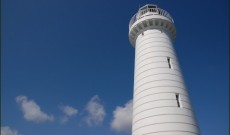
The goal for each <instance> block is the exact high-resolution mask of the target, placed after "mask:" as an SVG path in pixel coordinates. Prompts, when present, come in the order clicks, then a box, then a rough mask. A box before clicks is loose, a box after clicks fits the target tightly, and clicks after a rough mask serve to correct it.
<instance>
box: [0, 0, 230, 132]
mask: <svg viewBox="0 0 230 135" xmlns="http://www.w3.org/2000/svg"><path fill="white" fill-rule="evenodd" d="M147 3H155V4H157V5H158V6H159V7H161V8H163V9H165V10H167V11H168V12H169V13H170V14H171V15H172V17H173V18H174V21H175V25H176V29H177V38H176V41H175V43H174V46H175V50H176V52H177V55H178V59H179V62H180V65H181V69H182V72H183V75H184V79H185V81H186V85H187V87H188V90H189V93H190V96H191V100H192V103H193V107H194V110H195V113H196V117H197V120H198V124H199V126H200V129H201V133H202V135H217V134H221V135H228V134H229V131H228V127H229V116H228V114H229V91H228V90H229V83H228V82H229V77H228V75H229V70H228V69H229V63H228V61H229V59H228V55H229V46H228V44H229V43H228V41H229V38H228V37H229V31H228V30H229V25H228V24H229V18H228V16H229V14H228V10H229V7H228V5H229V3H228V1H227V0H209V1H204V0H201V1H200V0H188V1H166V0H161V1H160V0H152V1H150V0H148V1H147V0H143V1H140V0H139V1H138V0H134V1H123V0H116V1H114V0H113V1H112V0H97V1H95V0H94V1H93V0H78V1H76V0H21V1H19V0H2V87H1V88H2V110H1V112H2V118H1V122H2V130H5V131H8V134H6V135H17V134H21V135H41V134H43V135H64V134H68V135H76V134H79V135H91V134H100V135H108V134H110V135H128V134H129V133H127V132H125V131H126V130H128V129H129V124H128V123H125V122H122V124H124V125H122V127H124V129H122V127H119V124H120V123H119V122H120V120H121V118H120V119H119V118H118V115H117V114H118V113H119V112H120V113H121V114H123V115H124V114H127V113H129V112H130V110H129V109H130V105H131V102H129V101H130V100H131V99H132V95H133V76H134V75H133V73H134V51H135V50H134V48H132V47H131V45H130V43H129V40H128V24H129V20H130V19H131V17H132V16H133V15H134V14H135V13H136V12H137V10H138V7H139V5H141V6H143V5H144V4H147ZM118 106H120V107H118ZM117 107H118V108H117ZM28 108H30V109H29V110H28ZM31 108H32V109H31ZM31 110H33V112H31ZM34 112H35V113H34ZM95 112H96V113H95ZM114 118H115V119H116V120H115V119H114ZM114 120H115V121H114ZM127 121H128V120H127ZM111 123H113V124H112V125H113V126H111ZM16 132H17V134H16Z"/></svg>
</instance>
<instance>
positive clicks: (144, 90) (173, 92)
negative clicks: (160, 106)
mask: <svg viewBox="0 0 230 135" xmlns="http://www.w3.org/2000/svg"><path fill="white" fill-rule="evenodd" d="M158 87H176V88H180V89H182V90H185V89H184V88H181V87H178V86H156V87H150V88H147V89H144V90H142V91H140V92H138V93H137V94H135V95H134V96H137V95H139V94H140V93H142V92H144V91H146V90H149V89H152V88H158ZM159 93H175V92H157V93H153V94H149V95H154V94H159ZM149 95H146V96H149ZM182 95H185V96H187V97H188V95H186V94H182ZM138 99H139V98H138ZM135 101H137V100H135ZM135 101H134V102H135Z"/></svg>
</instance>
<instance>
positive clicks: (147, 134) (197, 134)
mask: <svg viewBox="0 0 230 135" xmlns="http://www.w3.org/2000/svg"><path fill="white" fill-rule="evenodd" d="M162 132H187V133H192V134H196V135H200V134H199V133H196V132H191V131H183V130H168V131H157V132H149V133H145V134H142V135H149V134H155V133H162Z"/></svg>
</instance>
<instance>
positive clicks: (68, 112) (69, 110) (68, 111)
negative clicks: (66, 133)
mask: <svg viewBox="0 0 230 135" xmlns="http://www.w3.org/2000/svg"><path fill="white" fill-rule="evenodd" d="M60 109H61V110H62V112H63V113H64V116H63V117H62V118H61V123H66V122H67V121H69V118H70V117H72V116H75V115H77V113H78V110H77V109H75V108H73V107H71V106H68V105H66V106H62V107H61V108H60Z"/></svg>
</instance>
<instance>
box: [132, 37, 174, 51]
mask: <svg viewBox="0 0 230 135" xmlns="http://www.w3.org/2000/svg"><path fill="white" fill-rule="evenodd" d="M149 39H150V38H148V39H147V40H145V41H146V43H142V42H143V41H142V42H141V43H136V44H138V45H140V47H138V48H136V50H139V49H141V48H143V47H144V46H146V45H147V44H150V43H154V42H161V43H165V44H164V46H166V45H168V44H170V42H164V41H158V40H156V41H149V42H147V41H148V40H149Z"/></svg>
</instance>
